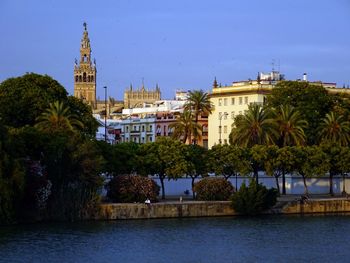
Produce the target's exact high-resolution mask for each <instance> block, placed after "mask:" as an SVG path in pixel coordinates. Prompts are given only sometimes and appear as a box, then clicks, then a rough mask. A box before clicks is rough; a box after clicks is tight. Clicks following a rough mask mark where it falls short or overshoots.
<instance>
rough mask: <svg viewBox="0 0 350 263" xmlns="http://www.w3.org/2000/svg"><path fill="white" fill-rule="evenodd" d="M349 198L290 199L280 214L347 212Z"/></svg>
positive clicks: (349, 210) (349, 202) (348, 209)
mask: <svg viewBox="0 0 350 263" xmlns="http://www.w3.org/2000/svg"><path fill="white" fill-rule="evenodd" d="M349 212H350V199H331V200H327V199H323V200H322V199H320V200H310V201H307V202H304V203H301V202H299V201H292V202H289V203H287V204H286V205H285V206H284V207H283V208H282V209H281V213H282V214H318V213H324V214H328V213H349Z"/></svg>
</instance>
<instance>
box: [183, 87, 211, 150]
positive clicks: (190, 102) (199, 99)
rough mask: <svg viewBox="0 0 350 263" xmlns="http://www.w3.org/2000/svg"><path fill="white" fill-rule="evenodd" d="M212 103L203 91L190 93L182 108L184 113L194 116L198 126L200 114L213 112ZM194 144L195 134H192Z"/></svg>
mask: <svg viewBox="0 0 350 263" xmlns="http://www.w3.org/2000/svg"><path fill="white" fill-rule="evenodd" d="M213 108H214V106H213V103H212V102H211V101H210V99H209V96H208V93H206V92H204V91H203V90H194V91H190V93H189V96H188V99H187V102H186V104H185V106H184V109H185V111H189V112H191V113H192V114H193V116H194V122H195V123H196V125H197V124H198V118H199V115H200V114H207V115H208V114H210V113H211V112H212V110H213ZM193 137H194V143H195V144H196V139H197V136H196V133H194V134H193Z"/></svg>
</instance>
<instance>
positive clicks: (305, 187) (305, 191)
mask: <svg viewBox="0 0 350 263" xmlns="http://www.w3.org/2000/svg"><path fill="white" fill-rule="evenodd" d="M301 176H302V177H303V182H304V194H305V195H308V194H309V190H308V188H307V184H306V177H305V176H304V175H301Z"/></svg>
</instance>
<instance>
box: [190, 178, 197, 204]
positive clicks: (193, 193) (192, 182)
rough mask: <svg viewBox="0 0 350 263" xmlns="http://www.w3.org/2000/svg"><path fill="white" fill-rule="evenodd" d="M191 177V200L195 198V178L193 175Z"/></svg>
mask: <svg viewBox="0 0 350 263" xmlns="http://www.w3.org/2000/svg"><path fill="white" fill-rule="evenodd" d="M191 178H192V181H191V185H192V198H193V200H195V199H196V193H195V192H194V190H193V189H194V179H195V177H191Z"/></svg>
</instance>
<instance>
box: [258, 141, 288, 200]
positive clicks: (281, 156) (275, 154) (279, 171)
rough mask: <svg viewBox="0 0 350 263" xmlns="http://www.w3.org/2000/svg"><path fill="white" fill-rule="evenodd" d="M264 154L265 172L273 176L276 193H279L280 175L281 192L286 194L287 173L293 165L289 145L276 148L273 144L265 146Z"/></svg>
mask: <svg viewBox="0 0 350 263" xmlns="http://www.w3.org/2000/svg"><path fill="white" fill-rule="evenodd" d="M265 150H266V155H265V158H264V159H263V162H264V168H265V171H266V174H268V175H270V176H273V177H275V180H276V187H277V191H278V193H281V191H280V186H279V178H280V177H282V194H286V178H285V175H286V174H287V173H291V172H292V171H293V167H294V155H293V152H292V151H291V148H290V147H283V148H278V147H277V146H275V145H272V146H266V147H265Z"/></svg>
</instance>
